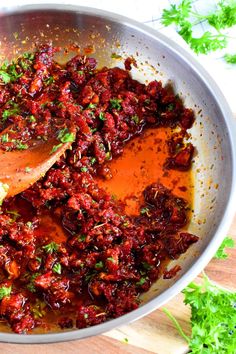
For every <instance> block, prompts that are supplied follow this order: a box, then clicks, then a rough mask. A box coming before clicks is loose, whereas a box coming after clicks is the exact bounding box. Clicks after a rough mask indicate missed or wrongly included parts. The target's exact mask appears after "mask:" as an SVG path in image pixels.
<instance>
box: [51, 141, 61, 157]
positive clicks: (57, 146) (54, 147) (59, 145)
mask: <svg viewBox="0 0 236 354" xmlns="http://www.w3.org/2000/svg"><path fill="white" fill-rule="evenodd" d="M61 146H62V143H61V144H58V145H54V146H53V148H52V150H51V151H50V155H51V154H53V153H54V152H56V151H57V150H58V149H59V148H60V147H61Z"/></svg>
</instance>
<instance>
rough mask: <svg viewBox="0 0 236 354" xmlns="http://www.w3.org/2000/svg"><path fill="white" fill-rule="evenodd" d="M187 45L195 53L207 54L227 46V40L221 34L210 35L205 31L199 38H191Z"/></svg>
mask: <svg viewBox="0 0 236 354" xmlns="http://www.w3.org/2000/svg"><path fill="white" fill-rule="evenodd" d="M187 43H188V44H189V45H190V48H191V49H193V50H194V52H195V53H197V54H199V53H202V54H207V53H209V52H213V51H216V50H218V49H223V48H225V47H226V46H227V38H226V36H225V35H223V34H212V33H211V32H209V31H207V32H205V33H204V34H203V35H202V36H201V37H199V38H193V37H192V38H191V39H190V40H189V41H188V42H187Z"/></svg>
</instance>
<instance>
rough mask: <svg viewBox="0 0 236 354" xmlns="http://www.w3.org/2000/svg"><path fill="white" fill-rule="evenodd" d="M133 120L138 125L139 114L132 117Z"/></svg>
mask: <svg viewBox="0 0 236 354" xmlns="http://www.w3.org/2000/svg"><path fill="white" fill-rule="evenodd" d="M131 120H132V121H133V122H134V123H135V124H138V123H139V116H138V115H137V114H135V115H134V116H132V117H131Z"/></svg>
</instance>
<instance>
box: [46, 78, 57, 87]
mask: <svg viewBox="0 0 236 354" xmlns="http://www.w3.org/2000/svg"><path fill="white" fill-rule="evenodd" d="M54 81H55V80H54V78H53V76H49V77H48V78H47V79H46V80H44V83H45V85H46V86H49V85H51V84H53V82H54Z"/></svg>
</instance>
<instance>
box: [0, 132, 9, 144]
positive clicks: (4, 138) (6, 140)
mask: <svg viewBox="0 0 236 354" xmlns="http://www.w3.org/2000/svg"><path fill="white" fill-rule="evenodd" d="M8 138H9V136H8V133H6V134H3V135H2V137H1V140H2V143H7V142H8V141H9V140H8Z"/></svg>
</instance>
